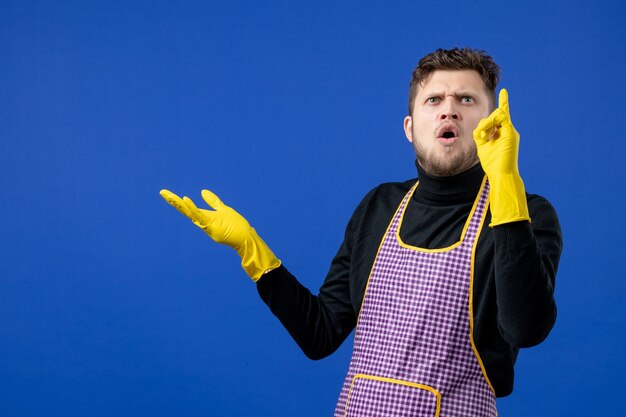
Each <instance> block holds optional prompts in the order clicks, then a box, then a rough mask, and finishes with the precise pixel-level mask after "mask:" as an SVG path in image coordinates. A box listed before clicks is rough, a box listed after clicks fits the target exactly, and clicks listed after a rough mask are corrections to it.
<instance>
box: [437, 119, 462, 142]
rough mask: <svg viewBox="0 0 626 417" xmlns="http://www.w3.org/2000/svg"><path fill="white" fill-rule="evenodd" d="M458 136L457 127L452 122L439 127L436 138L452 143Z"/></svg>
mask: <svg viewBox="0 0 626 417" xmlns="http://www.w3.org/2000/svg"><path fill="white" fill-rule="evenodd" d="M458 136H459V129H458V128H457V127H456V126H455V125H454V124H451V123H449V124H446V125H443V126H441V127H440V128H439V131H438V132H437V138H438V139H439V140H440V141H442V142H444V143H452V142H454V139H455V138H457V137H458Z"/></svg>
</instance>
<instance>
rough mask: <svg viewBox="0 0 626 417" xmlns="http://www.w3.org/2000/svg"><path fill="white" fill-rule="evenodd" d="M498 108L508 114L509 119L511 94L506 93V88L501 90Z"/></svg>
mask: <svg viewBox="0 0 626 417" xmlns="http://www.w3.org/2000/svg"><path fill="white" fill-rule="evenodd" d="M498 107H499V108H501V109H502V110H503V111H504V112H505V113H506V115H507V117H508V116H509V114H510V112H509V92H508V91H506V88H503V89H502V90H500V95H499V96H498Z"/></svg>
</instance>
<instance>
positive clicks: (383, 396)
mask: <svg viewBox="0 0 626 417" xmlns="http://www.w3.org/2000/svg"><path fill="white" fill-rule="evenodd" d="M440 406H441V394H439V392H437V390H435V389H434V388H432V387H429V386H426V385H422V384H416V383H414V382H407V381H401V380H398V379H391V378H383V377H378V376H372V375H365V374H357V375H355V376H354V379H352V386H351V387H350V392H349V393H348V400H347V402H346V414H345V415H346V417H366V416H372V417H414V416H432V417H438V416H439V409H440Z"/></svg>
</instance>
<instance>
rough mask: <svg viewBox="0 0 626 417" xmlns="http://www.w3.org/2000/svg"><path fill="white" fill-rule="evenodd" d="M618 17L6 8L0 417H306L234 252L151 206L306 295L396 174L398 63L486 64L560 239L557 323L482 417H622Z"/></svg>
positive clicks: (306, 397) (309, 378)
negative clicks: (192, 204) (268, 267)
mask: <svg viewBox="0 0 626 417" xmlns="http://www.w3.org/2000/svg"><path fill="white" fill-rule="evenodd" d="M625 19H626V8H625V6H624V3H623V2H617V1H614V2H589V1H577V0H574V1H562V2H557V1H547V2H545V1H542V2H536V3H525V4H521V2H520V4H518V5H507V6H505V5H503V3H501V2H487V1H482V0H479V1H464V2H434V1H433V2H419V1H399V2H388V3H386V4H385V5H383V3H382V2H371V1H351V2H324V1H322V2H315V3H313V2H310V3H300V2H289V1H274V2H263V1H237V2H230V3H228V2H213V1H209V2H202V1H189V2H180V3H178V2H168V1H128V2H122V1H106V2H84V1H58V2H44V1H30V2H29V1H11V0H2V2H1V7H0V60H1V61H0V62H1V65H0V144H1V148H0V190H1V192H2V204H1V205H0V219H2V229H1V232H0V244H1V247H0V265H2V267H1V272H0V274H1V275H0V276H1V278H0V415H2V416H139V415H150V416H172V415H184V416H250V415H254V416H325V415H331V414H332V410H333V407H334V404H335V401H336V398H337V395H338V393H339V389H340V386H341V383H342V380H343V377H344V375H345V371H346V369H347V365H348V360H349V355H350V350H351V344H352V343H351V342H352V338H350V339H349V340H348V341H347V342H346V343H345V344H344V345H343V346H342V348H341V349H340V350H339V351H338V352H337V353H335V354H334V355H333V356H331V357H329V358H327V359H325V360H323V361H318V362H313V361H310V360H308V359H306V358H305V357H304V355H303V354H302V353H301V352H300V351H299V349H298V347H297V346H296V344H295V343H294V342H293V341H292V340H291V338H290V337H289V335H288V334H287V332H286V331H285V330H284V329H283V328H282V327H281V325H280V323H279V322H278V320H276V319H275V318H274V317H273V316H272V315H271V313H270V312H269V310H268V309H267V307H266V306H265V305H264V304H263V303H262V301H261V300H260V298H259V297H258V295H257V292H256V288H255V286H254V285H253V284H252V283H251V282H250V281H249V279H248V278H247V277H246V276H245V274H244V272H243V270H242V269H241V268H240V266H239V259H238V258H237V256H236V254H235V253H234V252H233V251H232V250H230V249H229V248H224V247H221V246H219V245H217V244H215V243H214V242H212V241H211V240H210V239H209V238H208V237H207V236H206V235H204V234H203V233H202V232H201V231H200V230H198V229H197V228H195V227H194V226H193V225H192V224H191V223H190V222H188V221H187V220H186V219H185V218H184V217H183V216H181V215H179V214H178V213H177V212H176V211H175V210H174V209H172V208H171V207H170V206H168V205H167V204H166V203H165V202H164V201H163V200H162V199H161V198H160V197H159V195H158V192H159V190H160V189H161V188H169V189H170V190H173V191H175V192H177V193H180V194H181V195H189V196H190V197H192V198H194V199H195V200H197V201H198V202H200V201H201V199H200V194H199V193H200V190H201V189H202V188H209V189H212V190H213V191H215V192H216V193H217V194H218V195H219V196H220V197H222V199H223V200H224V201H225V202H226V203H227V204H229V205H232V206H233V207H235V208H236V209H237V210H239V211H240V212H241V213H242V214H244V215H245V216H246V217H247V218H248V219H249V220H250V221H251V223H253V225H254V226H255V227H256V228H257V230H258V231H259V233H260V234H261V235H262V236H263V238H264V239H265V240H266V241H267V242H268V243H269V245H270V246H271V247H272V249H273V250H274V251H275V252H276V253H277V254H278V255H279V256H280V258H281V259H282V260H283V262H284V263H285V264H286V265H287V266H288V267H289V269H290V270H291V271H292V272H294V273H295V274H296V275H297V276H298V278H299V279H300V280H301V282H303V283H304V284H305V285H306V286H308V287H309V288H311V289H312V290H313V291H316V290H317V288H318V287H319V285H320V284H321V282H322V280H323V278H324V276H325V274H326V271H327V268H328V265H329V262H330V260H331V258H332V256H333V255H334V253H335V251H336V250H337V248H338V247H339V244H340V243H341V240H342V236H343V230H344V227H345V224H346V223H347V220H348V219H349V217H350V215H351V213H352V210H353V209H354V208H355V207H356V205H357V204H358V202H359V201H360V199H361V198H362V196H363V195H364V194H365V193H366V192H367V191H368V190H370V189H371V188H373V187H374V186H375V185H377V184H379V183H381V182H384V181H399V180H405V179H408V178H411V177H413V176H414V175H415V171H414V166H413V160H414V156H413V151H412V148H411V146H410V144H409V143H408V142H407V141H406V139H405V138H404V133H403V130H402V119H403V117H404V116H405V114H406V100H407V99H406V97H407V93H408V82H409V79H410V74H411V71H412V69H413V67H414V66H415V64H416V62H417V60H418V59H419V58H420V57H421V56H423V55H425V54H426V53H428V52H431V51H432V50H434V49H436V48H438V47H445V48H448V47H453V46H472V47H476V48H480V49H485V50H487V51H488V52H489V53H490V54H492V55H493V56H494V58H495V59H496V61H497V62H498V63H499V64H500V66H501V67H502V69H503V76H502V80H501V84H500V86H501V87H506V88H507V89H508V90H509V94H510V105H511V112H512V117H513V122H514V123H515V126H516V128H517V130H518V131H519V132H520V133H521V136H522V143H521V150H520V153H521V155H520V170H521V172H522V176H523V178H524V180H525V183H526V188H527V190H528V191H529V192H533V193H538V194H542V195H544V196H546V197H547V198H548V199H549V200H550V201H551V202H552V203H553V205H554V206H555V207H556V209H557V211H558V213H559V216H560V220H561V223H562V228H563V236H564V245H565V247H564V253H563V257H562V260H561V265H560V269H559V273H558V276H557V290H556V297H557V301H558V305H559V317H558V320H557V324H556V327H555V328H554V330H553V332H552V333H551V335H550V337H549V338H548V340H547V341H546V342H545V343H543V344H542V345H540V346H538V347H535V348H532V349H529V350H523V351H522V352H521V354H520V357H519V360H518V363H517V367H516V370H517V375H516V388H515V391H514V393H513V395H512V396H510V397H508V398H504V399H501V400H498V406H499V410H500V414H501V415H502V416H506V417H509V416H511V417H512V416H531V415H546V416H547V415H555V416H572V415H581V416H597V415H605V414H610V415H619V414H620V411H621V412H625V410H626V407H625V406H624V398H623V382H624V373H625V372H626V365H625V360H624V352H626V346H625V343H624V341H625V334H624V324H623V323H624V320H625V319H626V308H625V304H626V303H625V302H624V301H623V294H624V291H625V290H626V285H625V284H624V276H625V275H626V274H625V272H626V268H625V267H624V262H626V259H625V256H624V255H625V254H626V252H625V250H624V249H625V245H624V237H623V235H624V231H625V227H624V226H625V224H624V212H625V211H626V205H625V204H624V198H623V197H624V186H623V180H624V173H623V172H624V170H623V165H624V154H625V153H626V146H625V144H624V143H625V136H624V131H623V130H624V126H623V125H624V117H623V107H624V100H625V99H626V88H625V83H624V80H623V76H624V62H625V54H626V53H625V49H626V48H624V41H625V40H626V36H625V29H624V24H623V22H624V21H625Z"/></svg>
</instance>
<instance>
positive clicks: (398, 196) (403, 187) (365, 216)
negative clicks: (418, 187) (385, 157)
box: [350, 178, 417, 227]
mask: <svg viewBox="0 0 626 417" xmlns="http://www.w3.org/2000/svg"><path fill="white" fill-rule="evenodd" d="M416 181H417V179H416V178H413V179H410V180H407V181H404V182H386V183H383V184H380V185H378V186H376V187H374V188H372V189H371V190H370V191H369V192H368V193H367V194H366V195H365V197H363V199H362V200H361V202H360V203H359V205H358V206H357V207H356V209H355V210H354V213H353V215H352V218H351V220H350V223H351V224H352V225H353V226H356V227H358V226H359V224H360V223H362V222H364V221H371V220H372V219H376V220H382V221H386V220H387V218H388V217H389V216H392V215H393V213H394V212H395V210H396V209H397V208H398V205H399V204H400V202H401V201H402V198H403V197H404V196H405V195H406V193H407V192H409V190H410V189H411V187H412V186H413V185H414V184H415V182H416Z"/></svg>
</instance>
